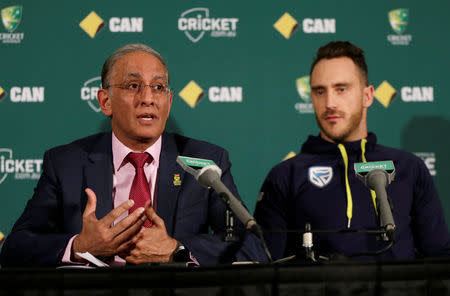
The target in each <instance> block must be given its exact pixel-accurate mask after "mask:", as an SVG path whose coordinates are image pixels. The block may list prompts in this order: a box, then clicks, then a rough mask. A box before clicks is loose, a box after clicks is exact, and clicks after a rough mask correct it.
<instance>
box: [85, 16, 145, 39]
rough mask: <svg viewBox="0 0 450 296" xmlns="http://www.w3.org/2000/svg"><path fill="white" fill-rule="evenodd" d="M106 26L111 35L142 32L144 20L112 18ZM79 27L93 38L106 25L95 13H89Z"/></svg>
mask: <svg viewBox="0 0 450 296" xmlns="http://www.w3.org/2000/svg"><path fill="white" fill-rule="evenodd" d="M108 24H109V31H110V32H112V33H121V32H143V31H144V18H142V17H112V18H110V19H109V22H108ZM79 26H80V28H81V29H83V31H84V32H86V34H88V35H89V36H90V37H91V38H95V36H97V34H98V33H100V31H101V30H102V29H103V28H104V27H105V26H106V25H105V22H104V21H103V19H102V18H101V17H100V16H99V15H98V14H97V13H96V12H95V11H91V12H90V13H89V14H88V15H87V16H86V17H85V18H84V19H83V20H82V21H81V22H80V24H79Z"/></svg>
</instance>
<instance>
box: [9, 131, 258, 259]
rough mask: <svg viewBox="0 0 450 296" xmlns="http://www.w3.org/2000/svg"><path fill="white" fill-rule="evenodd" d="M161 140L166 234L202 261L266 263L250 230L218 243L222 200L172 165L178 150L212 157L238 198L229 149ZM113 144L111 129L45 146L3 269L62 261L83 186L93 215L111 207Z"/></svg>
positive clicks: (77, 225) (75, 226)
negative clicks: (90, 195) (93, 203)
mask: <svg viewBox="0 0 450 296" xmlns="http://www.w3.org/2000/svg"><path fill="white" fill-rule="evenodd" d="M162 137H163V138H162V149H161V156H160V162H159V170H158V177H157V180H158V181H157V187H156V190H157V195H156V197H157V214H158V215H159V216H160V217H161V218H162V219H163V220H164V222H165V225H166V228H167V232H168V234H169V235H170V236H171V237H174V238H175V239H177V240H179V241H181V242H182V243H183V244H184V245H186V247H187V248H188V249H189V250H190V251H191V253H192V254H193V255H194V256H195V258H196V259H197V260H198V261H199V262H200V264H217V263H226V262H232V261H235V260H252V259H253V260H264V253H262V249H261V248H260V246H259V242H258V241H257V240H256V238H255V237H254V236H253V235H250V234H245V235H242V236H241V242H240V243H225V242H223V240H222V234H223V232H224V224H225V218H224V215H225V214H224V212H225V204H224V203H223V201H222V200H221V199H220V198H219V197H218V196H217V195H216V194H215V193H214V192H213V190H208V189H206V188H203V187H201V186H200V185H199V184H198V183H197V181H196V180H195V178H194V177H192V176H191V175H190V174H188V173H185V172H184V171H183V169H182V168H181V167H180V166H179V165H178V164H177V163H176V157H177V156H178V155H184V156H192V157H196V158H203V159H211V160H213V161H214V162H215V163H216V164H217V165H218V166H219V167H220V168H221V169H222V171H223V175H222V181H223V183H224V184H226V185H227V186H228V187H229V188H230V190H231V191H232V192H233V193H234V194H236V196H237V189H236V186H235V184H234V182H233V177H232V176H231V173H230V166H231V164H230V162H229V160H228V153H227V152H226V151H225V150H224V149H222V148H220V147H218V146H216V145H212V144H209V143H206V142H201V141H197V140H194V139H190V138H186V137H183V136H179V135H176V134H169V133H164V134H163V136H162ZM111 143H112V142H111V132H109V133H101V134H96V135H92V136H89V137H87V138H83V139H80V140H77V141H75V142H73V143H71V144H68V145H64V146H59V147H56V148H53V149H50V150H48V151H46V153H45V155H44V162H43V172H42V176H41V178H40V180H39V182H38V184H37V187H36V188H35V192H34V195H33V197H32V199H30V200H29V201H28V203H27V205H26V208H25V210H24V212H23V214H22V216H21V217H20V218H19V220H18V221H17V222H16V224H15V225H14V227H13V229H12V231H11V234H10V235H9V236H8V238H7V239H6V241H5V244H4V245H3V248H2V253H1V263H2V266H33V265H59V264H61V258H62V255H63V252H64V250H65V248H66V245H67V243H68V241H69V239H70V238H71V237H72V236H73V235H75V234H77V233H79V232H80V231H81V227H82V215H83V211H84V208H85V205H86V201H87V196H86V194H85V192H84V189H85V188H87V187H89V188H91V189H92V190H93V191H94V192H95V193H96V195H97V209H96V215H97V218H98V219H101V218H102V217H104V216H105V215H106V214H107V213H108V212H110V211H111V210H112V209H113V200H112V189H113V161H112V148H111V146H112V144H111ZM175 174H179V175H180V178H181V182H182V184H181V185H178V186H177V185H175V184H174V175H175ZM237 228H238V229H240V230H242V224H240V223H237ZM211 232H213V233H211Z"/></svg>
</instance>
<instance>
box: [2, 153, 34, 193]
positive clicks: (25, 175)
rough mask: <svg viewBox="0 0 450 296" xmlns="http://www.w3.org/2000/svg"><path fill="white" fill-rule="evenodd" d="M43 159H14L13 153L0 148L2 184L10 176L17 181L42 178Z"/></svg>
mask: <svg viewBox="0 0 450 296" xmlns="http://www.w3.org/2000/svg"><path fill="white" fill-rule="evenodd" d="M41 170H42V159H17V158H13V151H12V149H9V148H0V184H2V183H3V182H4V181H5V179H6V178H7V177H8V175H14V179H16V180H36V179H39V177H40V176H41Z"/></svg>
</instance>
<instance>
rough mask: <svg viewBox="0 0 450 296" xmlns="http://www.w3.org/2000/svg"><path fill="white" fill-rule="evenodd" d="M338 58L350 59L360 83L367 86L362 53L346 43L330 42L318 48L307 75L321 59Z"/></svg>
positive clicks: (365, 66) (366, 73)
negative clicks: (356, 68) (358, 72)
mask: <svg viewBox="0 0 450 296" xmlns="http://www.w3.org/2000/svg"><path fill="white" fill-rule="evenodd" d="M340 57H348V58H350V59H351V60H352V61H353V62H354V63H355V65H356V66H357V67H358V69H359V70H360V72H361V74H362V78H363V79H362V81H363V82H364V83H365V84H366V85H368V84H369V78H368V72H367V64H366V58H365V57H364V51H363V50H362V49H361V48H359V47H357V46H355V45H353V44H351V43H350V42H348V41H331V42H330V43H328V44H326V45H324V46H322V47H320V48H319V50H318V51H317V55H316V57H315V58H314V61H313V63H312V65H311V69H310V71H309V75H310V76H311V74H312V71H313V70H314V67H315V66H316V64H317V63H318V62H319V61H321V60H322V59H334V58H340Z"/></svg>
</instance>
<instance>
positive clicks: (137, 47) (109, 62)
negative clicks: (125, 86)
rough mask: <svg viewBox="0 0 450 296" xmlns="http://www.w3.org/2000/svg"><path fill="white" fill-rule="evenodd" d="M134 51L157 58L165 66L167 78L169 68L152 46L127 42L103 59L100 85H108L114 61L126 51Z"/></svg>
mask: <svg viewBox="0 0 450 296" xmlns="http://www.w3.org/2000/svg"><path fill="white" fill-rule="evenodd" d="M136 51H143V52H146V53H148V54H151V55H152V56H154V57H155V58H157V59H158V60H159V61H160V62H161V63H162V64H163V66H164V67H165V68H166V72H167V78H169V70H168V69H167V66H166V62H165V61H164V59H163V57H162V56H161V55H160V54H159V53H158V52H157V51H156V50H154V49H153V48H151V47H149V46H147V45H145V44H127V45H125V46H122V47H121V48H119V49H117V50H116V51H115V52H113V53H112V54H111V55H110V56H109V57H108V58H107V59H106V61H105V63H104V64H103V68H102V76H101V78H102V87H103V88H105V87H108V80H109V74H110V72H111V70H112V67H113V66H114V63H115V62H116V61H117V60H118V59H119V58H120V57H121V56H123V55H126V54H128V53H132V52H136Z"/></svg>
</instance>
